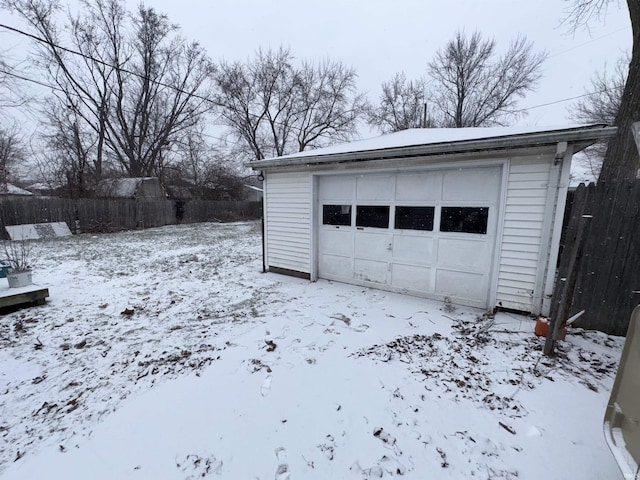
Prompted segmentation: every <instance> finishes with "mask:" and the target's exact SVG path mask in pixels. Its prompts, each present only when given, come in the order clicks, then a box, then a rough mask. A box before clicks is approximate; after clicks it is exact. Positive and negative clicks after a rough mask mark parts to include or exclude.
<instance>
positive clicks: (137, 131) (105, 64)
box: [0, 0, 212, 190]
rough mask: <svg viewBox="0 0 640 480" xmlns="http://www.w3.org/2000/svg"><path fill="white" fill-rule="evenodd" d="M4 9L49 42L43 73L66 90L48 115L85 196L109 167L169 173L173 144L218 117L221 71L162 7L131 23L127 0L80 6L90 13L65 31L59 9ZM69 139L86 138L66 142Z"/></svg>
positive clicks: (85, 0) (49, 4)
mask: <svg viewBox="0 0 640 480" xmlns="http://www.w3.org/2000/svg"><path fill="white" fill-rule="evenodd" d="M0 1H1V2H2V4H4V5H5V6H9V7H11V8H12V9H13V10H14V11H16V12H18V13H19V14H20V15H22V17H23V18H24V19H25V20H26V21H27V23H28V24H29V25H30V26H31V28H32V30H33V32H34V34H35V35H37V36H38V37H39V38H40V39H41V41H40V42H38V48H39V64H40V67H41V68H42V69H43V70H44V71H45V72H46V73H47V76H48V78H49V81H51V82H52V83H54V84H55V86H56V95H55V98H53V99H51V101H50V102H49V103H48V105H49V108H48V110H47V113H48V123H49V125H50V127H51V132H50V133H51V135H50V136H49V138H50V139H52V143H51V147H52V148H53V149H54V150H55V151H57V152H58V153H60V154H61V155H58V158H65V159H67V160H71V161H72V163H73V166H74V168H72V169H71V175H70V177H73V178H74V179H75V181H77V182H79V188H80V190H83V189H84V186H85V185H84V183H85V182H86V181H87V178H88V177H89V176H91V178H92V179H93V180H94V181H97V180H99V179H100V178H101V176H102V175H103V171H104V169H105V168H108V169H111V170H112V171H114V170H117V171H120V172H123V173H125V174H126V175H129V176H148V175H159V174H161V173H162V171H163V168H164V165H163V162H164V158H165V157H164V156H163V155H164V152H165V150H166V147H167V145H170V144H172V143H174V142H176V141H178V140H179V139H180V138H181V136H182V135H184V134H185V132H186V131H188V129H189V128H191V127H192V126H193V125H194V124H195V123H196V122H197V119H198V118H199V117H200V116H202V115H205V114H206V113H207V112H208V111H209V110H210V109H211V102H210V101H209V100H208V98H207V97H208V95H209V86H210V83H209V79H210V74H211V71H212V63H211V62H210V60H209V59H208V58H207V56H206V54H205V52H204V50H203V49H202V48H201V47H200V45H198V44H197V43H188V42H187V41H186V40H185V39H184V38H182V37H181V36H179V35H178V33H177V27H176V26H175V25H173V24H171V23H170V21H169V19H168V18H167V17H166V15H162V14H159V13H158V12H156V11H155V10H154V9H153V8H148V7H145V6H144V5H140V6H139V7H138V9H137V10H136V12H135V13H133V14H131V13H130V12H128V11H127V10H126V9H125V6H124V2H123V0H80V5H81V7H82V8H81V12H82V13H81V14H80V15H77V16H74V15H71V14H69V15H68V17H67V19H66V23H63V24H62V26H60V25H59V24H58V23H57V21H58V16H59V11H60V10H61V4H60V2H59V1H58V0H0ZM63 32H68V35H66V36H65V35H63ZM63 44H65V45H68V44H70V45H71V47H68V48H67V47H63V46H62V45H63ZM63 131H67V132H76V133H77V134H75V133H74V134H73V138H72V139H67V140H66V141H61V140H62V139H61V138H60V136H59V135H57V132H63ZM75 172H78V174H79V175H76V174H75Z"/></svg>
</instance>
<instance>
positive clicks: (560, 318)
mask: <svg viewBox="0 0 640 480" xmlns="http://www.w3.org/2000/svg"><path fill="white" fill-rule="evenodd" d="M590 221H591V215H582V217H581V218H580V223H579V224H578V232H577V234H576V241H575V243H574V244H573V248H572V250H571V260H570V261H569V268H568V269H567V277H566V279H565V283H564V287H563V288H562V296H561V297H560V306H559V308H558V312H557V314H556V315H555V318H554V317H552V318H551V323H550V325H549V330H548V331H547V338H546V340H545V342H544V350H543V352H544V354H545V355H548V356H551V355H553V354H554V352H555V345H556V341H557V340H560V339H561V338H562V336H563V331H564V327H565V325H566V324H567V318H569V309H570V308H571V303H572V300H573V291H574V290H575V287H576V279H577V276H578V268H579V260H580V258H581V257H582V252H583V250H584V244H585V240H586V238H587V236H586V235H585V230H586V229H587V226H588V225H589V223H590Z"/></svg>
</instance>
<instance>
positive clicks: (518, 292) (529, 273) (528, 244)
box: [496, 157, 551, 312]
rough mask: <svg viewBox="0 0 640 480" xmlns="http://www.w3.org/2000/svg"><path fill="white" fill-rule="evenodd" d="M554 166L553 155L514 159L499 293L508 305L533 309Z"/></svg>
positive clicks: (501, 258)
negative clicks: (550, 177)
mask: <svg viewBox="0 0 640 480" xmlns="http://www.w3.org/2000/svg"><path fill="white" fill-rule="evenodd" d="M550 169H551V159H549V157H541V159H540V163H531V157H527V158H513V159H512V160H511V164H510V168H509V178H508V182H507V200H506V206H505V213H504V229H503V236H502V248H501V253H500V265H499V269H498V287H497V295H496V296H497V298H496V303H497V305H500V306H502V307H504V308H513V309H516V310H523V311H528V312H530V311H532V310H533V299H534V289H535V284H536V277H537V274H538V262H539V257H540V242H541V240H542V229H543V223H544V214H545V209H546V205H545V202H546V199H547V189H548V182H549V171H550ZM545 240H546V239H545Z"/></svg>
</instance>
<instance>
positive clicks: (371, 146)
mask: <svg viewBox="0 0 640 480" xmlns="http://www.w3.org/2000/svg"><path fill="white" fill-rule="evenodd" d="M615 131H616V128H615V127H609V126H606V125H603V124H594V125H571V126H565V127H473V128H412V129H408V130H402V131H400V132H396V133H391V134H388V135H382V136H379V137H374V138H369V139H365V140H357V141H354V142H349V143H343V144H339V145H332V146H330V147H325V148H320V149H317V150H308V151H305V152H299V153H294V154H291V155H284V156H282V157H277V158H270V159H265V160H256V161H253V162H250V163H248V164H247V165H248V166H250V167H251V168H253V169H254V170H261V169H265V168H273V167H287V166H295V165H310V164H331V163H345V162H350V161H361V160H376V159H389V158H394V157H406V156H412V155H423V156H424V155H459V154H461V153H468V152H474V151H493V150H505V149H516V148H528V147H536V146H544V145H552V144H555V143H557V142H561V141H567V142H572V143H575V144H576V147H577V148H576V151H579V150H581V149H583V148H585V147H587V146H589V145H591V144H592V143H594V142H595V141H597V140H602V139H606V138H609V137H610V136H612V135H613V134H614V133H615Z"/></svg>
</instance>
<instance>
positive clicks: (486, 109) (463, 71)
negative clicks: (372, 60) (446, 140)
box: [428, 32, 547, 127]
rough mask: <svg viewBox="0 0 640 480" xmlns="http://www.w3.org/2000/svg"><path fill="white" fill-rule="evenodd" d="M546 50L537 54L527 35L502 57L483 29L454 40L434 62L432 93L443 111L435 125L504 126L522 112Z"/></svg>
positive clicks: (539, 74)
mask: <svg viewBox="0 0 640 480" xmlns="http://www.w3.org/2000/svg"><path fill="white" fill-rule="evenodd" d="M546 56H547V54H546V53H545V52H540V53H534V51H533V44H532V43H531V42H529V41H527V40H526V38H525V37H518V38H516V39H515V40H514V41H513V42H511V44H510V46H509V48H508V49H507V51H506V52H505V53H504V54H503V55H500V56H498V55H497V53H496V43H495V40H493V39H483V38H482V35H481V34H480V33H479V32H475V33H473V34H472V35H471V37H467V36H466V35H465V33H464V32H458V33H457V34H456V36H455V38H454V39H453V40H451V41H449V42H448V43H447V44H446V46H445V47H444V48H443V49H442V50H440V51H438V52H437V53H436V56H435V58H434V59H433V60H432V61H431V62H430V63H429V66H428V74H429V77H430V78H431V79H432V84H431V92H430V94H431V96H432V97H433V98H434V103H435V109H436V111H438V114H439V115H438V118H437V119H436V123H437V124H438V125H439V126H446V127H479V126H491V125H505V124H507V123H508V122H509V121H512V120H513V119H515V118H517V117H519V116H521V115H523V112H522V111H521V110H518V109H517V101H518V99H519V98H522V97H524V95H525V94H526V93H527V92H528V91H530V90H533V88H534V87H535V86H536V84H537V82H538V80H539V79H540V77H541V73H540V67H541V65H542V63H543V62H544V60H545V59H546Z"/></svg>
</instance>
